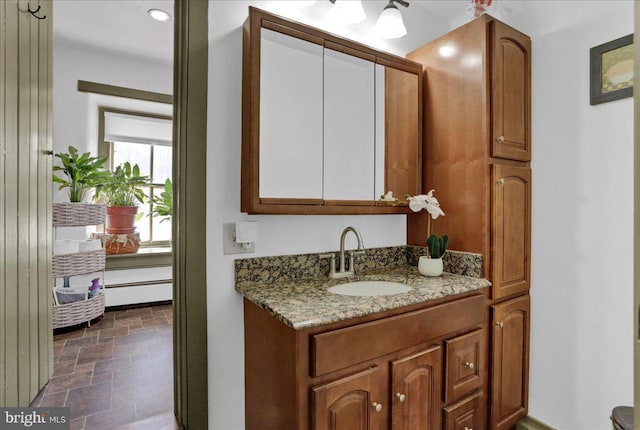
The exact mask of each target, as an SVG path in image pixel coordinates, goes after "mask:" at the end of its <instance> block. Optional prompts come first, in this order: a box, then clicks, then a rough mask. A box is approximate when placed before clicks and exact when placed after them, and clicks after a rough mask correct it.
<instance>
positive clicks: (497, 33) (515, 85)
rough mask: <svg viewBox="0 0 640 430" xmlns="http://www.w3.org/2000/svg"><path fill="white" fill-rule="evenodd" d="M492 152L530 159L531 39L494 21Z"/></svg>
mask: <svg viewBox="0 0 640 430" xmlns="http://www.w3.org/2000/svg"><path fill="white" fill-rule="evenodd" d="M491 28H492V37H493V58H492V65H493V70H492V88H493V98H492V108H493V112H492V113H493V116H492V123H493V124H492V125H493V146H492V155H493V156H494V157H499V158H508V159H511V160H520V161H529V160H531V40H530V39H529V38H528V37H527V36H525V35H524V34H522V33H519V32H517V31H515V30H514V29H512V28H510V27H508V26H506V25H504V24H502V23H501V22H497V21H493V22H492V23H491Z"/></svg>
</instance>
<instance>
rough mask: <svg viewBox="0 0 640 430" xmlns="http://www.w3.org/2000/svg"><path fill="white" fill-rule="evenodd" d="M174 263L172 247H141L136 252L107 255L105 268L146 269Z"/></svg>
mask: <svg viewBox="0 0 640 430" xmlns="http://www.w3.org/2000/svg"><path fill="white" fill-rule="evenodd" d="M171 265H173V254H172V252H171V248H170V247H158V248H140V249H139V250H138V252H137V253H135V254H122V255H107V258H106V264H105V270H123V269H144V268H148V267H162V266H171Z"/></svg>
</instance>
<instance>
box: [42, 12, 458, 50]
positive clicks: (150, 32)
mask: <svg viewBox="0 0 640 430" xmlns="http://www.w3.org/2000/svg"><path fill="white" fill-rule="evenodd" d="M318 1H325V0H318ZM326 1H327V3H328V0H326ZM368 1H370V2H374V1H376V2H379V3H381V8H382V7H383V6H382V5H384V4H385V3H386V1H387V0H368ZM468 3H469V0H411V4H412V5H416V6H419V7H422V8H424V9H427V10H428V11H430V12H431V13H434V14H436V15H438V16H439V17H440V18H442V19H445V20H447V21H448V22H451V20H453V19H454V18H456V17H458V16H460V15H461V14H462V13H464V10H465V8H466V6H467V4H468ZM53 5H54V11H53V13H54V16H55V19H54V28H53V32H54V38H55V40H56V41H73V42H74V43H81V44H84V45H89V46H91V47H94V48H95V47H97V48H99V49H107V50H110V51H115V52H119V53H125V54H129V55H134V56H137V57H145V58H150V59H153V60H157V61H164V62H171V61H173V24H174V22H173V19H172V20H170V21H167V22H158V21H155V20H153V19H151V18H150V17H149V16H147V11H148V10H149V9H152V8H157V9H162V10H165V11H167V12H169V13H171V14H172V15H173V0H126V1H124V0H120V1H116V0H56V1H54V2H53ZM401 9H402V8H401ZM403 13H411V9H408V10H406V12H403ZM409 31H411V29H409Z"/></svg>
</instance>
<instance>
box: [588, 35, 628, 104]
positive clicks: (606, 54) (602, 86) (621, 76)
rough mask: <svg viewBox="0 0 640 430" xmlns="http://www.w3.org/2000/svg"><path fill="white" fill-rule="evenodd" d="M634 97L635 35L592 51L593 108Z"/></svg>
mask: <svg viewBox="0 0 640 430" xmlns="http://www.w3.org/2000/svg"><path fill="white" fill-rule="evenodd" d="M631 96H633V34H629V35H627V36H624V37H621V38H619V39H615V40H612V41H611V42H607V43H603V44H602V45H598V46H594V47H593V48H591V104H592V105H597V104H600V103H606V102H610V101H613V100H618V99H623V98H625V97H631Z"/></svg>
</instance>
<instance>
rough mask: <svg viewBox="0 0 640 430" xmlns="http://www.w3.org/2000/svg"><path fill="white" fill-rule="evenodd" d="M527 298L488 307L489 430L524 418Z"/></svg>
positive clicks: (527, 333) (527, 350) (509, 424)
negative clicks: (489, 308) (489, 326)
mask: <svg viewBox="0 0 640 430" xmlns="http://www.w3.org/2000/svg"><path fill="white" fill-rule="evenodd" d="M529 309H530V300H529V296H522V297H518V298H516V299H513V300H509V301H507V302H504V303H500V304H497V305H494V306H492V307H491V314H492V322H493V340H492V368H491V375H492V384H491V429H492V430H503V429H508V428H511V427H512V426H514V425H515V424H516V423H517V422H518V420H520V419H521V418H523V417H524V416H526V415H527V401H528V385H529V384H528V381H529Z"/></svg>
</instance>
